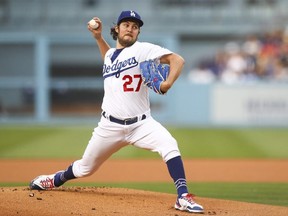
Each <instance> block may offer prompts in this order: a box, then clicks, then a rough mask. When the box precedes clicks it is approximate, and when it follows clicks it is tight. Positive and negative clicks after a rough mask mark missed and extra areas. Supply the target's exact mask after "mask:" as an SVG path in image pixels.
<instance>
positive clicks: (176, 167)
mask: <svg viewBox="0 0 288 216" xmlns="http://www.w3.org/2000/svg"><path fill="white" fill-rule="evenodd" d="M166 164H167V167H168V170H169V173H170V176H171V177H172V178H173V180H174V184H175V187H176V189H177V193H178V197H180V196H181V195H182V194H183V193H188V188H187V183H186V177H185V171H184V166H183V161H182V159H181V156H178V157H175V158H172V159H170V160H168V161H167V162H166Z"/></svg>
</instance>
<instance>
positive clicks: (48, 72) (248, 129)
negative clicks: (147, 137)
mask: <svg viewBox="0 0 288 216" xmlns="http://www.w3.org/2000/svg"><path fill="white" fill-rule="evenodd" d="M287 6H288V3H287V1H285V0H241V1H237V0H145V1H133V0H121V1H112V0H49V1H46V0H0V164H1V166H0V173H1V174H0V185H1V186H9V187H11V186H15V185H16V186H25V187H26V186H27V182H28V181H29V180H30V179H31V177H34V176H35V175H38V174H39V170H36V169H30V166H31V165H33V164H34V165H36V164H37V165H38V164H42V163H45V162H47V164H46V165H47V166H45V165H44V166H43V167H44V168H45V170H47V169H49V168H50V169H51V170H49V172H50V171H55V169H58V168H59V167H60V164H61V161H59V160H64V162H67V163H68V161H69V162H70V161H71V160H73V159H77V158H79V156H80V155H81V154H82V152H83V150H84V148H85V146H86V143H87V140H88V139H89V138H90V135H91V131H92V129H93V127H94V126H95V124H97V122H98V120H99V118H100V112H101V109H100V103H101V101H102V97H103V89H102V88H103V83H102V82H103V80H102V78H101V71H102V61H101V58H100V55H99V53H98V50H97V46H96V44H95V41H94V39H93V38H92V37H91V35H90V32H89V31H88V30H87V28H86V24H87V21H89V20H90V19H91V18H92V17H93V16H99V17H100V18H101V19H102V20H103V23H104V26H105V29H104V36H105V38H106V39H107V40H108V42H109V44H111V46H113V44H114V41H112V39H111V37H110V35H109V28H110V27H111V26H112V25H113V22H115V20H116V19H117V16H118V14H119V12H120V11H121V10H126V9H133V10H136V11H138V12H139V13H140V14H141V16H142V17H143V20H144V22H145V25H144V26H143V28H142V29H141V34H140V40H141V41H150V42H153V43H157V44H160V45H162V46H165V47H167V48H169V49H171V50H173V51H175V52H177V53H179V54H181V55H182V56H183V57H184V58H185V60H186V65H185V68H184V70H183V74H182V76H181V77H180V78H179V80H178V81H177V82H176V84H175V86H174V88H173V89H172V90H171V91H170V92H169V94H168V95H167V96H158V95H156V94H153V93H152V92H151V94H150V95H151V101H152V114H153V116H154V117H155V118H156V119H158V120H159V121H160V122H161V123H163V124H165V125H167V126H168V129H169V130H170V131H171V133H172V134H173V136H175V138H176V139H177V140H178V142H179V147H180V149H181V151H182V153H183V158H184V159H185V162H187V163H188V162H191V164H194V163H193V160H195V159H196V160H200V162H204V163H205V164H208V165H207V167H209V164H213V161H218V162H219V161H222V160H223V161H224V162H223V163H226V162H227V164H232V163H233V162H235V161H236V162H239V163H241V161H242V160H243V162H244V163H243V164H246V163H248V162H251V161H252V162H253V161H254V160H256V161H258V162H259V163H261V162H264V164H266V163H267V164H268V163H269V162H272V164H273V163H274V164H275V163H281V164H282V166H276V167H275V168H274V169H271V170H269V172H268V171H267V172H266V169H265V167H264V170H265V174H264V176H266V177H267V179H268V178H269V177H275V178H276V175H274V174H275V173H277V174H282V178H279V179H278V180H277V179H276V180H275V181H273V182H271V181H265V180H263V181H259V182H249V181H246V182H236V183H235V182H232V181H230V182H229V180H228V182H221V181H220V182H213V178H212V177H211V178H209V177H207V179H206V180H205V181H202V180H201V181H199V182H197V180H193V178H192V179H188V181H189V182H188V183H189V186H190V187H191V188H193V191H194V192H195V193H196V194H197V195H198V196H200V197H213V198H223V199H231V200H232V199H234V200H241V201H247V202H258V203H265V204H272V205H282V206H286V207H287V203H288V202H287V200H288V197H287V193H286V191H287V182H288V180H287V177H286V176H285V175H284V174H285V173H286V170H285V169H283V166H285V164H286V163H287V158H288V154H287V152H288V149H287V148H288V146H287V139H288V137H287V136H288V133H287V126H288V85H287V83H288V81H287V76H288V75H287V73H288V72H287V64H286V63H287V62H286V59H285V53H286V52H287V43H286V42H287V41H286V33H287V30H286V29H287V20H288V15H287V12H286V11H287V9H286V8H287ZM255 38H256V43H255V40H251V39H255ZM247 42H252V43H247ZM249 44H250V46H247V45H249ZM259 44H260V45H261V46H260V47H261V49H260V47H259ZM255 45H256V46H255ZM266 45H267V46H266ZM247 47H248V49H247ZM251 47H252V50H251V49H249V48H251ZM285 47H286V49H285ZM257 48H258V49H257ZM264 48H265V49H264ZM255 50H256V53H255ZM253 51H254V53H253ZM243 52H244V53H243ZM247 52H248V54H249V55H248V54H247ZM251 52H252V53H251ZM239 54H241V55H240V57H245V58H240V57H239ZM253 55H254V56H253ZM255 55H256V56H255ZM223 56H224V57H225V58H224V60H225V63H226V64H227V59H232V58H231V57H232V56H234V57H235V56H238V58H236V61H234V63H235V62H236V63H237V64H236V69H237V68H238V67H240V68H241V69H242V70H240V71H239V70H238V71H233V70H232V69H231V68H230V69H231V70H225V69H227V65H226V66H225V67H221V66H223V65H222V64H221V63H223V62H222V61H216V60H219V57H220V60H221V59H222V58H221V57H223ZM247 56H249V57H251V56H252V57H256V58H257V67H256V62H254V64H247V65H246V64H245V63H244V64H245V65H246V66H247V67H246V66H244V67H243V62H246V63H247V62H248V63H251V61H247V60H251V59H250V58H246V57H247ZM263 56H264V57H263ZM267 56H268V57H267ZM286 56H287V55H286ZM265 57H267V58H265ZM263 58H264V60H266V61H264V60H263ZM252 59H253V58H252ZM222 60H223V59H222ZM254 60H255V59H254ZM219 62H220V64H216V63H219ZM263 62H264V63H263ZM267 62H268V63H267ZM232 63H233V61H232ZM252 63H253V62H252ZM261 63H263V64H261ZM265 63H266V64H265ZM270 63H271V64H270ZM258 64H259V65H258ZM233 65H234V66H235V64H232V66H233ZM248 65H249V66H250V67H248ZM251 65H252V66H251ZM263 65H264V67H263ZM260 66H262V67H260ZM259 67H260V69H261V70H259ZM232 68H233V67H232ZM279 68H280V69H281V70H280V69H279ZM234 69H235V68H234ZM238 69H239V68H238ZM248 69H249V70H248ZM224 71H225V73H224ZM226 72H227V73H226ZM259 72H260V73H259ZM223 74H226V75H227V76H224V75H223ZM155 158H157V161H159V157H158V155H155V154H152V153H151V152H146V151H139V150H137V149H135V148H132V147H128V148H126V149H123V150H121V151H120V152H118V153H117V154H116V155H114V156H113V158H112V160H111V163H113V162H114V161H115V160H116V163H117V160H119V159H120V160H126V159H129V160H134V162H135V161H137V160H138V161H141V160H148V159H149V160H153V159H155ZM51 161H53V162H51ZM64 162H63V161H62V163H64ZM108 163H109V162H108ZM159 163H161V161H159ZM51 164H52V165H53V164H56V165H55V167H52V165H51ZM200 164H201V163H200ZM20 165H26V167H29V172H33V173H32V174H31V177H30V176H28V177H27V179H25V180H20V179H19V176H22V175H20V173H21V172H24V173H28V170H27V169H26V170H25V169H24V168H21V166H20ZM204 167H205V166H203V167H202V166H201V165H199V167H198V168H199V169H200V170H201V168H203V169H202V171H204V172H205V169H204ZM207 167H206V168H207ZM252 167H253V166H252ZM125 168H126V169H127V170H128V172H129V169H128V167H125ZM147 169H149V168H147ZM187 170H189V174H191V175H192V176H193V177H201V174H200V173H199V175H194V173H193V170H192V166H191V167H187ZM243 170H244V176H245V175H246V176H247V179H249V178H250V177H251V176H252V177H253V176H260V175H258V173H260V171H261V170H259V169H257V168H255V173H254V174H252V175H251V176H249V174H247V173H245V167H244V168H243ZM243 170H242V171H243ZM134 171H135V170H131V171H130V172H131V173H129V175H127V176H133V174H134V173H133V172H134ZM136 171H137V169H136ZM136 171H135V172H136ZM138 171H139V170H138ZM47 172H48V170H47ZM141 172H142V171H141ZM143 172H144V171H143ZM215 172H217V171H215ZM144 173H145V172H144ZM147 174H149V172H147ZM210 174H211V176H218V175H219V176H220V175H222V174H227V172H226V171H225V170H224V172H223V173H222V172H219V173H216V174H215V173H214V172H211V173H210ZM112 177H113V176H112ZM5 179H8V180H5ZM113 181H114V182H115V181H117V178H115V179H113V178H111V182H113ZM206 181H207V182H206ZM111 182H109V180H107V181H105V183H103V182H101V183H97V184H96V181H94V180H93V181H92V182H90V183H89V184H86V185H88V186H95V185H96V186H98V185H100V186H102V185H106V186H107V185H111V186H115V187H125V188H127V187H128V188H139V189H145V190H152V191H161V192H168V193H174V187H173V185H172V184H170V183H169V184H168V183H166V182H152V183H149V184H148V183H147V182H140V183H138V182H135V183H131V182H128V183H127V182H119V183H117V184H116V183H114V184H112V183H111ZM69 184H71V185H75V184H74V183H73V182H72V183H69ZM69 184H68V185H69ZM78 185H81V186H82V185H85V184H84V183H83V182H80V183H78ZM2 191H4V189H2ZM18 191H19V190H18ZM2 197H4V196H2ZM12 198H13V197H12ZM7 200H8V199H6V202H7ZM24 203H25V202H24ZM4 205H5V203H4V204H3V207H4ZM217 213H218V212H217Z"/></svg>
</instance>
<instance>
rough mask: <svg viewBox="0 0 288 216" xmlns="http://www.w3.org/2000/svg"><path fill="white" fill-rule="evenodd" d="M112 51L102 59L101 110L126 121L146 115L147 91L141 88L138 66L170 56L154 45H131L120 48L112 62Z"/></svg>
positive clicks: (139, 43)
mask: <svg viewBox="0 0 288 216" xmlns="http://www.w3.org/2000/svg"><path fill="white" fill-rule="evenodd" d="M115 50H116V49H115V48H111V49H109V50H108V51H107V53H106V55H105V58H104V65H103V71H102V73H103V78H104V98H103V103H102V110H104V111H105V112H107V113H108V114H110V115H112V116H114V117H117V118H121V119H124V118H130V117H135V116H139V115H142V114H144V113H147V112H150V102H149V89H148V87H146V86H144V85H143V82H142V78H141V71H140V67H139V65H140V63H141V62H142V61H146V60H150V59H158V58H160V57H161V56H163V55H166V54H170V53H172V52H171V51H170V50H168V49H165V48H162V47H160V46H158V45H154V44H151V43H145V42H138V41H137V42H135V43H134V44H133V45H132V46H130V47H126V48H124V49H123V50H122V51H121V53H120V54H119V55H118V56H117V58H116V59H115V60H114V61H113V62H112V60H111V57H112V56H113V53H114V52H115Z"/></svg>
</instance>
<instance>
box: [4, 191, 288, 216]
mask: <svg viewBox="0 0 288 216" xmlns="http://www.w3.org/2000/svg"><path fill="white" fill-rule="evenodd" d="M196 201H197V202H199V203H200V204H202V205H203V206H204V207H205V213H204V214H202V215H225V216H240V215H241V216H244V215H245V216H250V215H251V216H258V215H259V216H260V215H261V216H274V215H275V216H276V215H277V216H282V215H288V208H286V207H278V206H269V205H260V204H252V203H244V202H236V201H227V200H220V199H208V198H201V197H196ZM174 202H175V195H172V194H166V193H156V192H149V191H141V190H132V189H123V188H121V189H120V188H107V187H60V188H58V189H55V190H51V191H31V190H29V189H28V188H27V187H10V188H8V187H7V188H5V187H4V188H1V189H0V209H1V210H0V215H5V216H10V215H21V216H36V215H37V216H39V215H41V216H46V215H47V216H48V215H49V216H50V215H51V216H54V215H61V216H62V215H64V216H65V215H69V216H71V215H85V216H86V215H99V216H111V215H113V216H114V215H115V216H130V215H131V216H140V215H141V216H144V215H145V216H147V215H149V216H162V215H163V216H164V215H165V216H185V215H191V214H189V213H186V212H180V211H176V210H175V209H174V208H173V204H174Z"/></svg>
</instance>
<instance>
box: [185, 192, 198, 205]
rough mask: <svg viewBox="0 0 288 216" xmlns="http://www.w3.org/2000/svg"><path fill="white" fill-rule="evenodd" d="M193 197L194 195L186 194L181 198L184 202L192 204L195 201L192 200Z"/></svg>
mask: <svg viewBox="0 0 288 216" xmlns="http://www.w3.org/2000/svg"><path fill="white" fill-rule="evenodd" d="M194 197H195V195H194V194H189V193H188V194H186V195H185V196H182V198H183V199H184V200H186V201H187V202H189V203H190V204H194V203H195V201H194V200H193V198H194Z"/></svg>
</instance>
